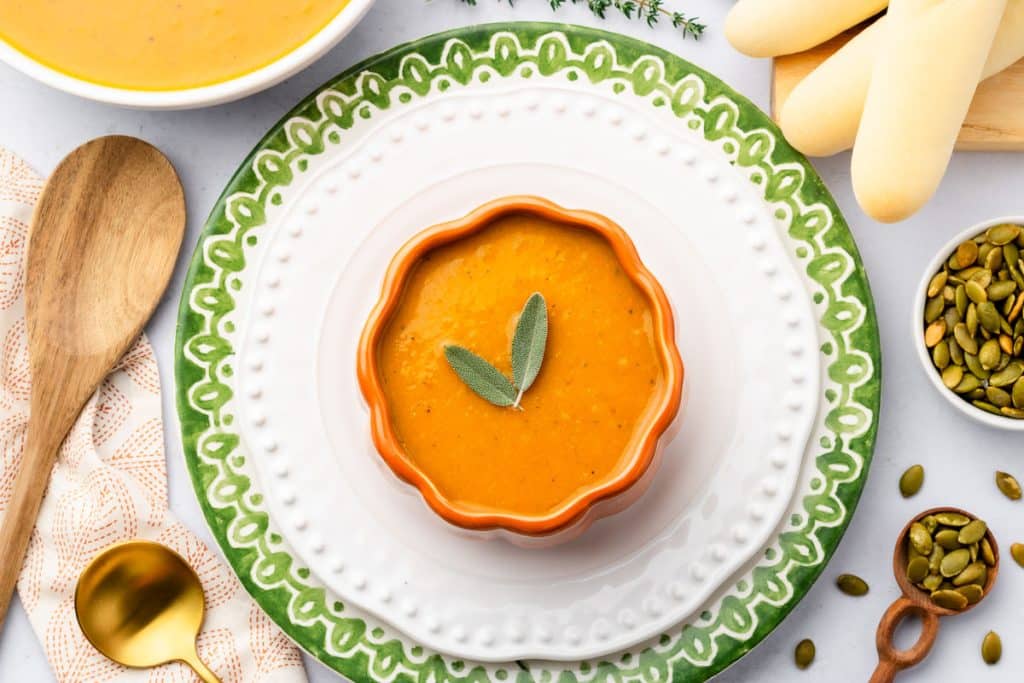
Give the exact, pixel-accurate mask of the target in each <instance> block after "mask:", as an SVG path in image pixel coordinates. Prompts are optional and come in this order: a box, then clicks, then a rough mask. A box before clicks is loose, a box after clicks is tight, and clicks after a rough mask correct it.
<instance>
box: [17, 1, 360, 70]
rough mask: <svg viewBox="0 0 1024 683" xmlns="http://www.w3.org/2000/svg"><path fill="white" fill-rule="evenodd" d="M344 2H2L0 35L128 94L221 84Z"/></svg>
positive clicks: (292, 41) (294, 42)
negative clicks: (131, 91)
mask: <svg viewBox="0 0 1024 683" xmlns="http://www.w3.org/2000/svg"><path fill="white" fill-rule="evenodd" d="M347 3H348V0H87V1H86V2H83V1H82V0H0V38H2V39H3V40H5V41H7V42H8V43H10V44H11V45H13V46H14V47H15V48H17V49H19V50H21V51H22V52H24V53H25V54H27V55H28V56H30V57H32V58H33V59H35V60H37V61H39V62H42V63H43V64H46V65H47V66H50V67H51V68H54V69H57V70H58V71H62V72H64V73H66V74H69V75H71V76H75V77H78V78H82V79H84V80H88V81H93V82H95V83H101V84H103V85H109V86H114V87H119V88H129V89H133V90H179V89H184V88H194V87H198V86H202V85H210V84H212V83H219V82H221V81H226V80H229V79H231V78H235V77H237V76H241V75H243V74H246V73H249V72H251V71H255V70H256V69H259V68H260V67H263V66H266V65H267V64H269V63H270V62H272V61H274V60H275V59H277V58H278V57H281V56H282V55H284V54H286V53H288V52H290V51H291V50H293V49H295V48H296V47H298V46H299V45H301V44H302V43H304V42H305V41H306V40H308V39H309V38H311V37H312V36H313V35H314V34H315V33H316V32H317V31H319V30H320V29H321V28H323V27H324V26H326V25H327V23H328V22H330V20H331V19H333V18H334V17H335V15H337V14H338V12H339V11H341V9H342V8H343V7H344V6H345V5H346V4H347Z"/></svg>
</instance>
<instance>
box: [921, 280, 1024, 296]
mask: <svg viewBox="0 0 1024 683" xmlns="http://www.w3.org/2000/svg"><path fill="white" fill-rule="evenodd" d="M1015 291H1017V283H1016V282H1014V281H1013V280H1000V281H998V282H993V283H992V284H990V285H989V286H988V288H987V289H986V290H985V295H986V296H987V297H988V300H989V301H1002V300H1003V299H1005V298H1006V297H1008V296H1010V295H1011V294H1013V293H1014V292H1015ZM939 300H940V301H941V300H942V299H941V298H940V299H939Z"/></svg>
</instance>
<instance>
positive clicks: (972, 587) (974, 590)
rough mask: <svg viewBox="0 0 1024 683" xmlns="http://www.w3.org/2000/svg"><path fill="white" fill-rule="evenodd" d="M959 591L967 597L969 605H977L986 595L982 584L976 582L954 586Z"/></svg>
mask: <svg viewBox="0 0 1024 683" xmlns="http://www.w3.org/2000/svg"><path fill="white" fill-rule="evenodd" d="M953 590H955V591H956V592H957V593H959V594H960V595H962V596H964V597H965V598H967V604H968V605H975V604H977V603H978V602H980V601H981V598H982V597H984V595H985V591H984V589H982V587H981V586H979V585H978V584H975V583H969V584H967V585H966V586H958V587H956V588H954V589H953Z"/></svg>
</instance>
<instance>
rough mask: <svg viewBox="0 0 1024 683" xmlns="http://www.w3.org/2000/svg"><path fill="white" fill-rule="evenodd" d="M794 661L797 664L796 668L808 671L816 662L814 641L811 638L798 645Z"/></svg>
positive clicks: (794, 652)
mask: <svg viewBox="0 0 1024 683" xmlns="http://www.w3.org/2000/svg"><path fill="white" fill-rule="evenodd" d="M793 661H794V662H796V668H798V669H806V668H807V667H809V666H810V665H811V662H813V661H814V641H813V640H811V639H810V638H804V639H803V640H801V641H800V642H799V643H797V644H796V650H794V651H793Z"/></svg>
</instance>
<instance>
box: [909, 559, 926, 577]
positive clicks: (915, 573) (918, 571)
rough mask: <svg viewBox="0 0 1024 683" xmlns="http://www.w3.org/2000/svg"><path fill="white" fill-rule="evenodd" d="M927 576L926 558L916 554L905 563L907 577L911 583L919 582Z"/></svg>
mask: <svg viewBox="0 0 1024 683" xmlns="http://www.w3.org/2000/svg"><path fill="white" fill-rule="evenodd" d="M926 576H928V560H926V559H925V558H923V557H921V556H918V557H915V558H914V559H912V560H911V561H910V562H908V563H907V579H908V580H909V581H910V582H911V583H921V582H922V581H924V579H925V577H926Z"/></svg>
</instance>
